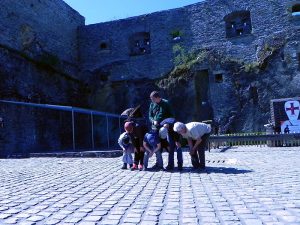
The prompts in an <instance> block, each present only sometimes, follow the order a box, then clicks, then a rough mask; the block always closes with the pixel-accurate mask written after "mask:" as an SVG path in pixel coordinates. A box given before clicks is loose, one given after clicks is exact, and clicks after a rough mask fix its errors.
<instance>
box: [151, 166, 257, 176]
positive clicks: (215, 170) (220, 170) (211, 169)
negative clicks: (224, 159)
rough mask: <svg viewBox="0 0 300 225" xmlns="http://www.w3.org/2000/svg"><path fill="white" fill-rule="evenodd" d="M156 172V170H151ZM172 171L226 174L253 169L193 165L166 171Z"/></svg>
mask: <svg viewBox="0 0 300 225" xmlns="http://www.w3.org/2000/svg"><path fill="white" fill-rule="evenodd" d="M151 172H154V171H151ZM165 172H170V173H207V174H209V173H224V174H242V173H251V172H254V171H253V170H245V169H237V168H231V167H208V166H207V167H206V168H205V169H194V168H191V167H184V168H183V170H181V171H179V170H177V169H175V170H173V171H165Z"/></svg>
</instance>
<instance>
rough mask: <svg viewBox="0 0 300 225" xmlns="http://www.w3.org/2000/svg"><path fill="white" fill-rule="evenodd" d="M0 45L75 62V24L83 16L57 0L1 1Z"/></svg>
mask: <svg viewBox="0 0 300 225" xmlns="http://www.w3.org/2000/svg"><path fill="white" fill-rule="evenodd" d="M0 5H1V7H0V15H1V22H0V31H1V32H0V44H1V45H5V46H7V47H10V48H12V49H15V50H18V51H22V52H25V53H27V54H29V55H31V56H36V55H37V54H39V53H41V51H44V52H47V53H49V54H52V55H55V56H57V57H58V58H59V59H60V60H64V61H67V62H69V63H73V64H77V56H78V54H77V27H78V26H80V25H84V17H82V16H81V15H80V14H79V13H78V12H76V11H75V10H73V9H72V8H71V7H70V6H68V5H67V4H66V3H65V2H64V1H61V0H18V1H13V2H12V1H11V0H2V1H1V3H0Z"/></svg>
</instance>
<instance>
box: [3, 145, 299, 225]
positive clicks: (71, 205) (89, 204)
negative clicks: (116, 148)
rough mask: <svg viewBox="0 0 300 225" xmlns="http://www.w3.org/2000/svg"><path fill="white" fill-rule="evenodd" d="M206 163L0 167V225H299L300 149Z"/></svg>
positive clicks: (247, 150)
mask: <svg viewBox="0 0 300 225" xmlns="http://www.w3.org/2000/svg"><path fill="white" fill-rule="evenodd" d="M206 158H207V169H206V170H204V171H192V170H191V169H190V166H191V164H190V161H189V156H188V154H187V153H184V166H185V168H184V170H183V171H182V172H179V171H177V170H175V171H174V172H166V171H159V172H154V171H147V172H139V171H130V170H120V167H121V165H122V163H121V158H30V159H7V160H4V159H2V160H0V224H85V225H90V224H249V225H257V224H270V225H271V224H273V225H279V224H300V179H299V175H300V161H299V159H300V147H293V148H267V147H262V148H260V147H242V148H233V149H228V150H227V151H224V152H217V151H212V152H210V153H207V154H206ZM166 159H167V154H164V161H165V165H166ZM150 162H151V163H150V166H151V165H153V159H151V161H150Z"/></svg>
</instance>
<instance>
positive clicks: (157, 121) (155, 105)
mask: <svg viewBox="0 0 300 225" xmlns="http://www.w3.org/2000/svg"><path fill="white" fill-rule="evenodd" d="M150 99H151V104H150V107H149V120H150V121H151V124H152V127H153V128H156V129H158V128H159V127H161V126H164V125H166V128H168V129H169V130H170V132H168V135H167V141H168V144H169V158H168V166H167V167H166V169H167V170H173V169H174V150H175V148H176V145H175V141H176V137H175V136H176V134H175V133H174V132H173V129H172V128H173V126H172V122H165V123H163V124H162V122H163V121H165V120H166V119H168V118H172V119H173V120H174V121H175V119H174V113H173V110H172V108H171V106H170V104H169V102H168V100H166V99H163V98H161V96H160V94H159V92H157V91H153V92H151V94H150ZM170 128H171V129H170ZM177 147H178V146H177ZM179 147H180V146H179ZM178 168H179V169H182V160H179V161H178Z"/></svg>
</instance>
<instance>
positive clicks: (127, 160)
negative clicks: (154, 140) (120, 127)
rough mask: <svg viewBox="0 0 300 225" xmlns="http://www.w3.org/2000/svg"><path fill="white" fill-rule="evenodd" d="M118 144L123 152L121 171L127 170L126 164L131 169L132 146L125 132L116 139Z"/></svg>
mask: <svg viewBox="0 0 300 225" xmlns="http://www.w3.org/2000/svg"><path fill="white" fill-rule="evenodd" d="M118 144H119V145H120V147H121V148H122V150H123V163H124V164H123V166H122V168H121V169H127V164H129V166H130V168H131V167H132V164H133V160H132V155H131V154H132V153H133V145H132V143H131V140H130V136H129V134H127V133H126V132H124V133H122V134H121V135H120V137H119V139H118Z"/></svg>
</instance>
